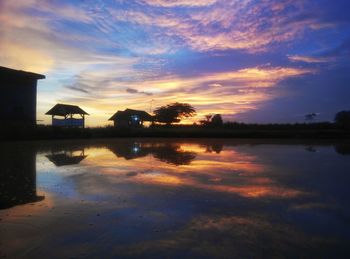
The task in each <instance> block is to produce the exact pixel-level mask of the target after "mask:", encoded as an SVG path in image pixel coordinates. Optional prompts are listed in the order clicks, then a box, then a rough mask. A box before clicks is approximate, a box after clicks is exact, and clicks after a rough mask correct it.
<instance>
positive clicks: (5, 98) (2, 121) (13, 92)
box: [0, 67, 45, 127]
mask: <svg viewBox="0 0 350 259" xmlns="http://www.w3.org/2000/svg"><path fill="white" fill-rule="evenodd" d="M44 78H45V76H44V75H39V74H34V73H30V72H25V71H21V70H14V69H10V68H6V67H0V87H1V94H0V125H1V126H3V127H5V126H12V125H17V126H19V125H20V126H23V125H24V126H35V125H36V87H37V81H38V80H39V79H44Z"/></svg>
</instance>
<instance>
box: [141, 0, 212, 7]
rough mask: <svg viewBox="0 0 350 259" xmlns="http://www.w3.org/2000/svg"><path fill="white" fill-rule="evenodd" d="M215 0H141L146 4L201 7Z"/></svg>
mask: <svg viewBox="0 0 350 259" xmlns="http://www.w3.org/2000/svg"><path fill="white" fill-rule="evenodd" d="M216 1H217V0H201V1H197V0H142V1H141V2H144V3H146V4H148V5H153V6H161V7H177V6H182V7H203V6H208V5H212V4H214V3H215V2H216Z"/></svg>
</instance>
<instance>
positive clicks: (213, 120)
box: [211, 114, 224, 127]
mask: <svg viewBox="0 0 350 259" xmlns="http://www.w3.org/2000/svg"><path fill="white" fill-rule="evenodd" d="M211 124H212V125H213V126H214V127H221V126H222V125H223V124H224V122H223V120H222V117H221V115H220V114H215V115H214V116H213V117H212V118H211Z"/></svg>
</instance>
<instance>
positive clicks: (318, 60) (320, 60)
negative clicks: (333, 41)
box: [288, 55, 332, 63]
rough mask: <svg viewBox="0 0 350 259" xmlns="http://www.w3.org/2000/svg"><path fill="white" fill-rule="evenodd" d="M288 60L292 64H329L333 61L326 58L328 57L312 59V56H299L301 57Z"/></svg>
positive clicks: (291, 57)
mask: <svg viewBox="0 0 350 259" xmlns="http://www.w3.org/2000/svg"><path fill="white" fill-rule="evenodd" d="M288 59H289V60H290V61H292V62H305V63H328V62H330V61H332V59H331V58H326V57H310V56H299V55H295V56H294V55H293V56H288Z"/></svg>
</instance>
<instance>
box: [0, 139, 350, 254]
mask: <svg viewBox="0 0 350 259" xmlns="http://www.w3.org/2000/svg"><path fill="white" fill-rule="evenodd" d="M0 147H1V157H0V161H1V173H0V180H1V181H0V258H1V257H6V258H19V257H21V258H22V257H24V258H137V257H147V258H179V257H183V258H300V257H302V258H346V257H347V258H349V256H350V246H349V245H350V145H349V144H347V143H341V142H339V143H328V142H313V141H304V142H300V143H299V142H296V141H294V142H293V141H288V142H286V141H277V140H275V141H262V140H255V141H253V140H251V141H250V140H227V139H221V140H217V139H119V140H118V139H114V140H108V139H106V140H94V141H92V140H84V141H83V140H81V141H51V142H13V143H10V142H8V143H2V144H0Z"/></svg>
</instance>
